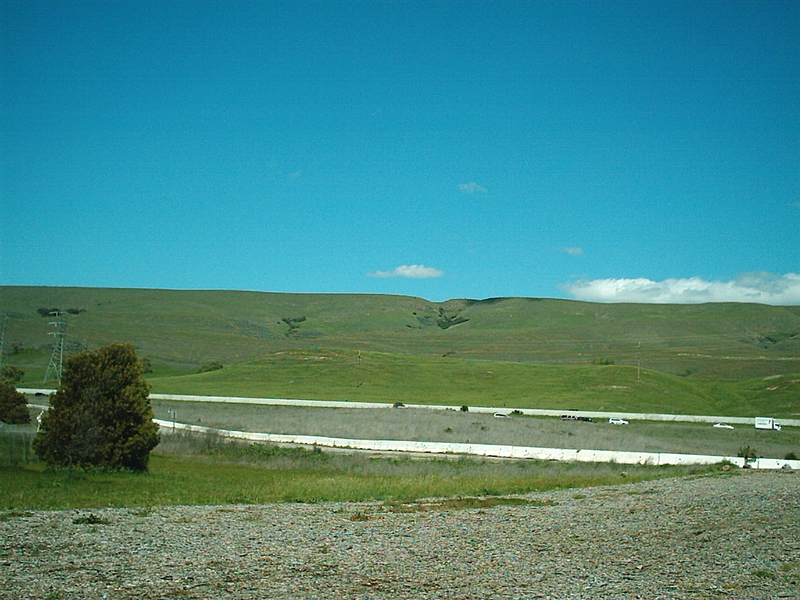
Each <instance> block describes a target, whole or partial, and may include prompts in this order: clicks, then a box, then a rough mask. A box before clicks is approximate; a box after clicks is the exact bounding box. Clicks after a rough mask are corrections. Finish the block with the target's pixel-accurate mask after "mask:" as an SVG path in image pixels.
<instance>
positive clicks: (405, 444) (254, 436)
mask: <svg viewBox="0 0 800 600" xmlns="http://www.w3.org/2000/svg"><path fill="white" fill-rule="evenodd" d="M156 423H158V424H159V425H160V426H161V428H162V430H164V431H173V430H179V429H180V430H185V431H197V432H203V433H217V434H221V435H224V436H226V437H230V438H233V439H241V440H250V441H257V442H267V443H273V444H301V445H305V446H322V447H325V448H346V449H353V450H369V451H373V452H381V451H383V452H414V453H420V454H467V455H473V456H486V457H492V458H519V459H536V460H559V461H578V462H616V463H620V464H639V465H710V464H715V463H720V462H723V461H728V462H730V463H731V464H734V465H736V466H738V467H743V466H744V465H745V461H744V459H743V458H741V457H739V456H710V455H702V454H672V453H667V452H617V451H612V450H574V449H568V448H537V447H533V446H504V445H496V444H461V443H458V444H454V443H446V442H412V441H401V440H356V439H348V438H334V437H325V436H314V435H288V434H274V433H255V432H248V431H229V430H220V429H213V428H211V427H204V426H201V425H188V424H185V423H173V422H172V421H163V420H160V419H156ZM749 466H751V467H752V468H756V469H798V470H800V460H781V459H776V458H759V459H756V460H755V461H752V462H750V463H749Z"/></svg>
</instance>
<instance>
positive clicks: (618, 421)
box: [608, 417, 628, 425]
mask: <svg viewBox="0 0 800 600" xmlns="http://www.w3.org/2000/svg"><path fill="white" fill-rule="evenodd" d="M608 422H609V423H611V424H612V425H627V424H628V422H627V421H626V420H625V419H620V418H619V417H611V418H610V419H609V420H608Z"/></svg>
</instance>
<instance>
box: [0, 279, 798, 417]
mask: <svg viewBox="0 0 800 600" xmlns="http://www.w3.org/2000/svg"><path fill="white" fill-rule="evenodd" d="M53 309H60V310H62V311H67V312H68V314H67V330H66V350H67V353H73V352H76V351H78V350H80V349H82V348H84V347H96V346H98V345H101V344H106V343H111V342H117V341H127V342H131V343H132V344H134V346H136V348H137V350H138V352H139V354H140V355H141V356H145V357H147V358H148V359H149V361H150V363H151V365H152V372H151V373H149V374H148V378H150V379H151V380H152V382H153V383H154V385H155V390H156V391H162V390H163V391H167V390H175V391H177V388H180V391H182V392H185V393H204V392H203V391H202V390H211V389H213V390H216V391H215V392H214V393H218V392H219V391H220V389H221V387H225V388H226V389H228V388H231V387H232V388H234V389H231V391H230V392H229V393H231V394H236V393H239V394H240V395H246V394H244V393H241V392H236V389H239V390H253V391H258V390H263V391H264V392H266V391H267V390H270V394H272V395H288V396H292V394H291V392H292V387H291V385H292V384H288V383H286V382H287V381H290V380H292V381H295V382H296V381H297V380H298V378H297V374H296V373H295V372H294V371H293V369H294V368H295V367H294V366H291V365H289V364H284V363H282V362H281V360H282V359H280V357H286V356H306V357H308V356H324V355H326V354H325V353H329V355H331V356H333V355H336V356H347V357H349V358H348V359H347V360H348V361H350V362H353V363H355V362H356V361H358V353H359V352H360V353H362V359H363V362H362V363H361V367H362V368H361V371H362V373H366V372H367V371H368V369H369V368H370V366H369V365H371V364H373V363H381V364H384V363H385V365H388V366H386V368H385V370H384V371H383V375H382V376H381V377H382V379H381V377H377V376H373V379H372V380H370V379H369V378H368V377H366V376H365V375H363V374H362V375H359V376H358V377H355V376H354V375H353V374H352V373H350V370H345V371H342V372H339V373H338V374H332V375H330V377H329V378H328V379H326V377H327V376H324V375H323V374H324V370H325V369H327V368H328V363H335V361H329V360H320V361H317V362H316V369H315V371H314V374H313V376H312V377H310V379H309V381H316V383H314V384H313V385H311V386H310V387H306V388H305V389H304V393H306V392H308V393H310V392H313V393H314V394H317V395H322V396H324V397H329V398H332V399H333V398H341V397H350V398H353V399H355V398H359V399H363V398H366V397H370V395H372V396H375V395H381V396H382V397H387V398H388V397H391V395H392V393H395V392H392V391H391V390H401V389H403V386H405V392H404V393H406V394H419V395H424V394H425V393H426V391H431V390H434V389H436V390H439V391H438V392H435V393H434V394H433V396H436V397H439V398H440V401H441V402H447V403H459V402H458V401H456V400H455V399H456V398H457V397H463V396H464V395H465V394H466V397H476V398H480V397H497V395H498V394H501V395H503V396H504V397H514V398H521V399H527V400H526V402H533V403H535V402H538V401H539V400H542V399H547V398H548V397H549V398H554V397H565V398H571V399H575V400H577V399H580V398H581V397H583V398H584V399H586V400H587V401H589V396H592V395H593V394H594V396H596V397H594V398H592V399H591V403H594V404H596V403H597V402H603V403H604V404H608V403H609V402H608V401H606V400H605V399H604V398H603V397H602V396H603V394H604V393H605V392H603V393H600V392H599V391H598V390H603V389H605V390H606V391H608V390H614V389H615V388H614V386H620V385H628V383H623V384H619V383H617V382H616V379H615V377H622V378H623V379H624V380H625V381H626V382H630V380H631V378H633V381H638V383H636V384H635V385H633V386H632V387H631V388H630V389H636V390H643V391H641V392H636V394H634V395H638V396H641V402H644V403H645V404H648V403H650V404H653V403H654V404H658V403H659V402H663V401H664V400H665V399H667V398H669V397H671V396H680V398H681V400H680V401H679V402H680V403H682V404H683V405H692V404H696V405H698V406H701V405H703V404H704V403H709V404H708V408H709V409H710V408H712V407H713V406H715V405H718V404H719V402H722V403H723V404H725V403H726V402H728V401H735V402H736V403H737V404H739V405H740V406H741V408H742V410H745V407H746V406H748V405H749V404H751V403H752V402H756V405H759V404H762V403H763V402H764V401H766V400H765V399H766V398H771V399H774V400H775V401H776V404H780V405H782V406H784V409H785V410H786V411H788V412H793V409H792V408H791V407H792V405H795V406H796V404H795V403H796V402H797V397H798V388H797V384H796V383H793V382H794V381H795V380H796V379H798V377H792V376H790V375H791V374H792V373H797V372H799V371H800V307H797V306H790V307H778V306H765V305H757V304H734V303H731V304H703V305H643V304H593V303H586V302H577V301H569V300H552V299H536V298H495V299H487V300H463V299H462V300H450V301H447V302H443V303H434V302H429V301H427V300H423V299H420V298H412V297H405V296H379V295H350V294H276V293H260V292H231V291H171V290H143V289H129V290H126V289H94V288H55V287H54V288H49V287H0V311H2V312H3V314H5V315H6V319H5V335H4V349H5V354H4V361H5V362H8V363H10V364H16V365H19V366H21V367H22V368H24V369H25V371H26V374H27V375H26V381H27V382H28V383H31V384H36V385H41V383H42V379H43V377H44V374H45V371H46V368H47V365H48V362H49V360H50V355H51V353H52V349H53V343H54V339H55V336H54V335H50V334H51V333H53V332H55V330H56V326H55V325H53V324H52V323H53V322H54V321H55V320H56V319H55V318H54V317H53V316H51V315H50V314H48V313H49V312H50V311H51V310H53ZM282 353H283V354H282ZM287 353H288V354H287ZM292 353H294V354H292ZM367 357H371V358H370V360H367ZM211 362H218V363H220V364H222V365H224V367H225V368H224V370H223V371H220V372H211V373H203V374H202V375H195V374H196V373H197V372H198V371H199V370H200V369H201V367H202V366H203V365H205V364H207V363H211ZM310 362H312V361H308V360H306V361H305V362H304V363H303V364H304V365H307V364H310ZM601 364H605V365H606V366H605V367H603V366H598V365H601ZM609 366H610V367H611V368H609ZM554 367H561V369H554ZM515 369H517V370H515ZM423 371H424V372H426V373H429V374H428V375H425V376H424V377H423V376H422V375H419V376H418V375H417V374H416V373H418V372H423ZM489 371H491V372H492V373H493V377H486V376H485V373H486V372H489ZM345 372H346V373H349V374H347V375H345ZM430 373H435V374H436V375H435V376H434V375H430ZM501 373H502V376H501ZM610 373H614V374H615V376H614V377H611V379H612V380H613V381H606V379H608V378H609V374H610ZM642 373H645V374H647V377H644V376H642ZM621 374H624V376H623V375H621ZM777 376H786V377H779V378H778V379H765V378H776V377H777ZM648 377H650V378H652V381H654V380H655V379H659V380H663V381H662V383H659V384H658V385H657V386H656V388H657V389H656V388H653V389H650V388H648V387H647V386H644V387H643V384H642V381H643V380H647V378H648ZM348 378H349V379H348ZM586 378H588V379H595V380H596V382H595V383H593V384H586V385H585V386H584V388H586V389H590V390H595V392H597V393H600V395H599V396H597V394H595V392H592V393H591V394H589V395H588V396H587V395H586V393H585V392H581V393H578V389H577V388H576V387H575V386H576V385H578V383H576V382H580V381H582V380H584V379H586ZM637 378H638V379H637ZM354 379H358V380H359V381H354ZM379 380H380V381H379ZM437 381H438V383H437ZM548 381H549V382H550V383H549V384H542V385H540V383H541V382H548ZM652 381H651V382H650V383H652ZM664 381H666V382H669V383H668V384H667V383H664ZM215 382H216V383H215ZM248 382H249V383H248ZM325 382H327V383H325ZM467 382H471V383H467ZM534 382H538V383H536V385H534ZM650 383H648V384H647V385H650ZM653 385H655V384H654V383H653ZM470 386H471V388H470ZM548 386H549V387H548ZM598 386H600V387H598ZM602 386H607V387H606V388H603V387H602ZM608 386H610V387H608ZM665 386H666V387H665ZM300 387H301V386H298V385H297V384H296V383H295V384H294V389H299V388H300ZM448 387H449V389H450V391H447V389H448ZM667 388H669V390H671V391H669V392H668V391H667ZM767 388H772V389H770V390H768V389H767ZM618 389H622V388H618ZM470 390H471V391H470ZM658 390H660V391H658ZM768 392H769V393H768ZM248 393H250V392H248ZM258 395H263V394H258ZM429 395H431V394H429ZM620 395H621V396H623V397H624V396H625V395H626V394H617V397H619V396H620ZM627 395H628V396H630V395H631V394H627ZM294 397H298V396H297V395H294ZM648 398H649V399H648ZM726 398H727V399H728V400H725V399H726ZM537 399H539V400H537ZM636 402H637V403H638V402H640V400H637V401H636ZM464 403H468V402H464ZM776 408H777V406H776Z"/></svg>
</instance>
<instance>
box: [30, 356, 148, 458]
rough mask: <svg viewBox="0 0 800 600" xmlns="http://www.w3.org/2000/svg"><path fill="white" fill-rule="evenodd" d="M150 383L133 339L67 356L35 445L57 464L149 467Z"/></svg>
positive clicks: (43, 455) (39, 452)
mask: <svg viewBox="0 0 800 600" xmlns="http://www.w3.org/2000/svg"><path fill="white" fill-rule="evenodd" d="M148 391H149V385H148V383H147V381H145V379H144V377H142V365H141V362H140V361H139V359H138V358H137V356H136V351H135V350H134V349H133V346H131V345H130V344H112V345H110V346H103V347H101V348H99V349H98V350H96V351H92V350H86V351H84V352H81V353H80V354H76V355H75V356H73V357H71V358H70V359H68V360H67V362H66V364H65V365H64V371H63V373H62V376H61V385H60V386H59V388H58V391H57V392H56V393H55V394H53V396H52V397H51V401H50V405H51V406H50V410H49V411H48V412H47V413H45V415H44V416H43V417H42V426H41V430H40V432H39V435H37V436H36V439H35V440H34V450H35V451H36V453H37V454H38V455H39V458H41V459H42V460H43V461H44V462H46V463H48V464H50V465H53V466H65V467H73V466H82V467H102V468H108V469H131V470H133V471H145V470H147V463H148V460H149V458H150V451H151V450H152V449H153V448H154V447H155V446H156V445H157V444H158V442H159V440H160V437H159V433H158V425H156V423H154V422H153V408H152V406H151V404H150V399H149V398H148Z"/></svg>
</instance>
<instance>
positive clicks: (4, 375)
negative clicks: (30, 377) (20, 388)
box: [0, 365, 25, 385]
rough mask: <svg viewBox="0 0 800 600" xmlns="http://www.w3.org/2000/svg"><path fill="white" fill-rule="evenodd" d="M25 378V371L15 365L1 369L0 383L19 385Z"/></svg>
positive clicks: (4, 366)
mask: <svg viewBox="0 0 800 600" xmlns="http://www.w3.org/2000/svg"><path fill="white" fill-rule="evenodd" d="M24 377H25V371H23V370H22V369H20V368H19V367H15V366H14V365H3V367H2V368H0V381H2V382H4V383H10V384H12V385H14V384H16V383H19V382H20V381H22V379H23V378H24Z"/></svg>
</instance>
